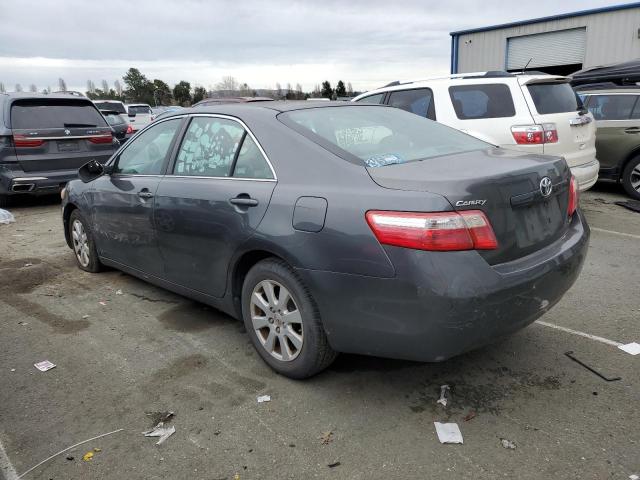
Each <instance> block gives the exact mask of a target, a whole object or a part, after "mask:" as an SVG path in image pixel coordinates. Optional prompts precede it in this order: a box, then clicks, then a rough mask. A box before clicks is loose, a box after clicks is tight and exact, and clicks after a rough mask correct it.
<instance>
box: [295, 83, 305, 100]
mask: <svg viewBox="0 0 640 480" xmlns="http://www.w3.org/2000/svg"><path fill="white" fill-rule="evenodd" d="M296 98H297V99H298V100H302V99H303V98H304V95H303V94H302V85H300V84H299V83H296Z"/></svg>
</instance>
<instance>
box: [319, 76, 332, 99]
mask: <svg viewBox="0 0 640 480" xmlns="http://www.w3.org/2000/svg"><path fill="white" fill-rule="evenodd" d="M320 95H322V97H324V98H328V99H331V98H332V97H333V88H331V84H330V83H329V81H328V80H325V81H324V82H322V90H321V91H320Z"/></svg>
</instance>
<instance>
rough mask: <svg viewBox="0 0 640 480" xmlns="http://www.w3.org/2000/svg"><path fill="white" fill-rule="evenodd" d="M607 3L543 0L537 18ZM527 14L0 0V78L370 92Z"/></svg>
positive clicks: (471, 6) (462, 4) (255, 1)
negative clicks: (137, 75)
mask: <svg viewBox="0 0 640 480" xmlns="http://www.w3.org/2000/svg"><path fill="white" fill-rule="evenodd" d="M607 3H608V2H606V1H602V0H600V1H598V0H583V1H578V0H571V1H567V2H564V3H563V4H562V6H561V7H559V6H558V4H557V2H555V1H552V0H539V1H538V2H536V9H535V13H533V15H534V16H540V15H546V14H553V13H560V12H564V11H571V9H583V8H589V7H594V6H601V5H603V4H607ZM505 5H508V6H509V8H504V7H505ZM531 16H532V10H531V8H530V4H526V3H522V2H508V3H507V2H501V1H493V2H491V1H486V2H482V3H478V2H474V1H470V0H451V1H448V2H433V1H418V0H413V1H404V2H389V1H388V0H385V1H383V0H366V1H365V0H350V1H348V2H345V1H339V0H325V1H323V2H311V1H291V0H290V1H284V0H272V1H268V2H267V1H261V0H243V1H241V2H240V1H237V0H234V1H231V0H221V1H206V0H181V1H180V2H176V1H169V0H155V1H153V0H136V2H131V1H130V0H128V1H123V0H110V1H109V2H86V1H80V0H66V1H60V0H58V1H51V0H41V1H24V0H23V1H18V0H3V6H2V18H3V22H2V23H3V27H2V29H0V81H2V82H4V83H5V86H8V87H10V86H12V85H13V84H14V83H22V84H23V85H28V84H30V83H36V84H38V86H39V87H40V88H42V87H44V86H46V85H48V84H55V83H56V82H57V78H58V77H60V76H62V77H64V78H65V80H66V81H67V84H68V85H70V86H75V87H76V88H79V89H84V87H83V86H84V85H85V83H86V80H88V79H92V80H94V81H96V82H98V81H100V80H102V79H106V80H108V81H109V82H112V81H113V80H115V79H117V78H121V77H122V75H123V74H124V72H125V71H126V70H127V69H128V68H129V67H131V66H135V67H137V68H140V70H141V71H142V72H143V73H145V74H146V75H147V76H148V77H150V78H162V79H164V80H166V81H168V82H169V83H175V82H177V81H179V80H181V79H185V80H188V81H191V82H192V83H199V84H201V85H205V86H207V85H209V84H214V83H216V82H217V81H218V80H219V79H220V77H222V76H223V75H233V76H235V77H237V78H238V79H239V80H241V81H246V82H248V83H249V84H250V85H251V86H253V87H254V88H261V87H270V86H273V85H274V84H275V82H280V83H281V84H286V83H287V82H291V83H293V84H295V83H298V82H300V83H302V85H303V87H304V88H306V89H310V88H312V87H313V85H315V84H316V83H319V82H321V81H322V80H324V79H329V80H331V81H332V82H334V83H335V82H336V81H337V80H338V79H339V78H342V79H344V80H345V81H351V83H352V84H353V86H354V88H357V89H367V88H371V87H375V86H379V85H380V84H382V83H386V82H388V81H390V80H394V79H398V78H414V77H416V76H425V75H426V74H433V73H436V74H439V73H446V72H447V71H448V67H449V54H450V52H449V49H450V38H449V31H452V30H458V29H461V28H467V27H475V26H482V25H490V24H495V23H501V22H505V21H511V20H516V19H523V18H530V17H531Z"/></svg>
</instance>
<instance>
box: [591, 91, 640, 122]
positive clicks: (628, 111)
mask: <svg viewBox="0 0 640 480" xmlns="http://www.w3.org/2000/svg"><path fill="white" fill-rule="evenodd" d="M637 99H638V97H637V96H636V95H593V96H591V97H589V106H588V108H589V111H590V112H591V113H592V114H593V118H595V119H596V120H629V119H630V118H638V114H639V113H640V112H639V111H638V108H637V107H636V109H635V112H634V108H633V107H634V106H635V105H636V103H637ZM632 113H633V115H632Z"/></svg>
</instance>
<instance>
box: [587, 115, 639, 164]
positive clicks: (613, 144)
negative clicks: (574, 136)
mask: <svg viewBox="0 0 640 480" xmlns="http://www.w3.org/2000/svg"><path fill="white" fill-rule="evenodd" d="M596 126H597V134H596V150H597V156H598V160H599V161H600V165H601V167H604V168H607V169H615V170H617V173H620V171H621V170H622V167H623V164H624V162H625V160H627V159H628V158H629V157H630V156H631V155H632V154H633V153H634V151H636V150H638V149H640V133H626V132H625V130H626V129H627V128H630V127H638V126H640V121H638V120H597V121H596Z"/></svg>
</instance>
